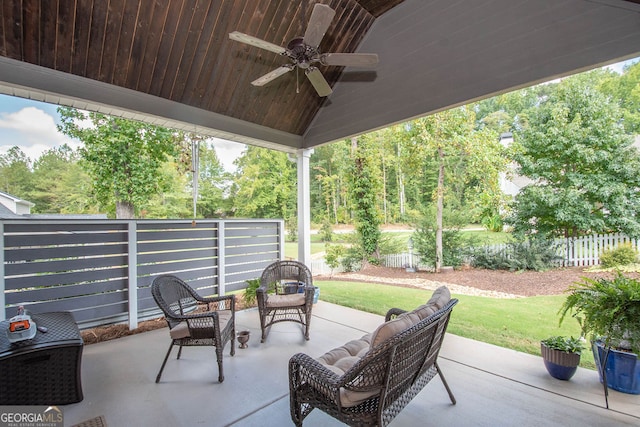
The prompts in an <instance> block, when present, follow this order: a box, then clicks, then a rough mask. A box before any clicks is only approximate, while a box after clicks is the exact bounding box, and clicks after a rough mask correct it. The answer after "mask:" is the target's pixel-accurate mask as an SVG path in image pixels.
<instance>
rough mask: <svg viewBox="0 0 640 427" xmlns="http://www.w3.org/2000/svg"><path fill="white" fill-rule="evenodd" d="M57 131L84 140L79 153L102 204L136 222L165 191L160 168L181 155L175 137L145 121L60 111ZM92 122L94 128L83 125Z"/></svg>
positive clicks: (67, 110) (118, 214)
mask: <svg viewBox="0 0 640 427" xmlns="http://www.w3.org/2000/svg"><path fill="white" fill-rule="evenodd" d="M58 112H59V113H60V116H61V120H62V124H61V125H58V130H59V131H60V132H62V133H64V134H65V135H68V136H70V137H73V138H77V139H79V140H80V141H82V142H83V144H84V146H83V147H82V148H81V149H80V155H81V156H82V158H83V160H84V161H85V162H84V163H83V165H85V166H86V168H87V172H88V173H89V175H90V176H91V178H92V180H93V183H92V184H93V189H94V192H95V196H96V198H97V200H98V201H99V202H100V203H102V204H103V205H105V206H113V205H115V213H116V218H133V217H134V215H135V214H136V211H137V210H139V209H140V208H141V207H142V206H144V204H145V203H146V201H147V200H149V198H150V197H151V196H152V195H154V194H157V193H159V192H161V191H162V189H163V188H165V186H166V182H165V181H164V180H163V179H162V178H163V176H162V174H161V166H162V164H163V162H165V161H166V160H167V159H168V156H169V155H174V154H175V153H176V146H175V140H176V138H175V135H173V134H172V133H171V131H169V130H168V129H165V128H161V127H157V126H152V125H148V124H145V123H142V122H137V121H132V120H126V119H122V118H117V117H110V116H105V115H103V114H99V113H88V114H85V113H83V112H81V111H79V110H75V109H72V108H66V107H59V108H58ZM84 120H90V121H91V123H92V126H91V127H81V126H80V125H79V124H78V123H80V122H81V121H84Z"/></svg>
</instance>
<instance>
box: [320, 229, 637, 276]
mask: <svg viewBox="0 0 640 427" xmlns="http://www.w3.org/2000/svg"><path fill="white" fill-rule="evenodd" d="M554 243H556V244H557V245H558V256H559V257H560V258H561V260H560V262H559V264H560V265H563V266H567V267H582V266H584V267H587V266H592V265H598V264H600V254H601V253H602V252H603V251H605V250H607V249H614V248H616V247H617V246H619V245H622V244H628V243H630V244H631V246H632V247H633V248H634V249H635V250H636V251H637V250H638V248H639V247H640V246H639V245H640V243H639V239H631V238H629V237H628V236H625V235H624V234H593V235H590V236H582V237H577V238H571V239H556V240H555V242H554ZM508 248H509V245H508V244H499V245H487V246H485V250H486V251H487V252H492V253H498V252H500V251H506V250H507V249H508ZM382 265H384V266H385V267H393V268H406V267H410V266H411V267H417V268H418V269H419V270H427V269H429V268H430V266H428V265H426V264H423V263H420V261H419V257H418V256H417V255H415V254H409V253H406V252H405V253H400V254H391V255H385V256H383V257H382ZM311 271H312V272H313V275H314V276H318V275H331V274H333V273H340V272H342V271H343V270H342V267H338V268H336V269H331V268H330V267H329V266H328V265H327V264H326V262H325V261H324V259H315V260H313V261H312V262H311Z"/></svg>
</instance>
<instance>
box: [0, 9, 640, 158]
mask: <svg viewBox="0 0 640 427" xmlns="http://www.w3.org/2000/svg"><path fill="white" fill-rule="evenodd" d="M317 2H320V3H325V4H328V5H329V6H330V7H331V8H333V9H334V10H335V11H336V15H335V17H334V19H333V20H332V23H331V25H330V26H329V28H328V30H327V33H326V35H325V36H324V38H323V39H322V42H321V44H320V49H321V51H322V52H366V53H377V54H378V56H379V60H380V61H379V64H378V66H377V67H376V68H375V69H374V70H367V69H355V68H350V67H346V68H342V67H330V66H326V67H324V66H323V67H320V69H321V71H322V73H323V75H324V76H325V78H326V80H327V82H328V83H329V85H330V86H331V87H332V88H333V93H332V94H331V95H330V96H328V97H319V96H318V95H317V94H316V92H315V91H314V89H313V87H312V86H311V84H310V83H309V82H308V81H307V80H306V79H305V77H304V75H303V74H301V73H297V72H289V73H286V74H285V75H283V76H280V77H278V78H277V79H276V80H274V81H272V82H271V83H269V84H267V85H265V86H262V87H254V86H252V85H251V81H253V80H254V79H256V78H257V77H259V76H262V75H264V74H265V73H267V72H269V71H271V70H274V69H276V68H278V67H279V66H281V65H283V64H284V63H286V59H285V58H284V57H282V56H280V55H278V54H276V53H273V52H271V51H268V50H264V49H259V48H256V47H251V46H249V45H247V44H244V43H240V42H237V41H234V40H230V39H229V33H230V32H232V31H240V32H243V33H245V34H248V35H251V36H255V37H258V38H260V39H263V40H265V41H268V42H270V43H273V44H276V45H278V46H283V45H286V44H287V42H288V41H290V40H291V39H293V38H295V37H296V36H300V35H301V34H303V33H304V30H305V28H306V24H307V22H308V21H309V17H310V15H311V11H312V9H313V5H314V4H315V3H317ZM637 56H640V0H538V1H535V2H532V1H527V0H467V1H462V0H458V1H451V0H432V1H425V0H391V1H381V0H318V1H312V0H304V1H286V0H285V1H283V0H260V1H258V0H255V1H246V0H219V1H215V2H214V1H210V0H156V1H154V2H148V1H144V0H111V1H109V2H104V1H102V0H83V1H58V2H43V1H26V0H25V1H21V2H10V3H8V4H6V5H4V6H3V8H2V9H1V13H0V93H5V94H10V95H15V96H21V97H27V98H32V99H36V100H41V101H45V102H51V103H57V104H61V105H68V106H72V107H76V108H81V109H87V110H94V111H100V112H103V113H107V114H112V115H117V116H123V117H127V118H131V119H139V120H144V121H148V122H150V123H154V124H158V125H162V126H167V127H176V128H181V129H185V130H187V131H194V132H198V133H202V134H204V135H209V136H216V137H221V138H225V139H230V140H234V141H238V142H243V143H249V144H254V145H260V146H265V147H271V148H277V149H280V150H283V151H288V152H293V151H295V150H297V149H301V148H312V147H315V146H318V145H321V144H325V143H328V142H332V141H336V140H340V139H344V138H348V137H350V136H353V135H358V134H361V133H364V132H367V131H370V130H373V129H378V128H382V127H386V126H388V125H390V124H394V123H399V122H403V121H406V120H408V119H411V118H415V117H420V116H424V115H428V114H432V113H434V112H437V111H440V110H444V109H447V108H450V107H452V106H456V105H461V104H465V103H468V102H469V101H472V100H477V99H481V98H485V97H489V96H492V95H495V94H499V93H503V92H506V91H510V90H514V89H517V88H521V87H524V86H528V85H532V84H534V83H537V82H542V81H547V80H549V79H552V78H556V77H560V76H564V75H569V74H572V73H575V72H578V71H583V70H587V69H591V68H595V67H598V66H602V65H605V64H609V63H613V62H617V61H620V60H624V59H628V58H633V57H637ZM297 86H299V91H297V90H296V87H297ZM298 92H299V93H298Z"/></svg>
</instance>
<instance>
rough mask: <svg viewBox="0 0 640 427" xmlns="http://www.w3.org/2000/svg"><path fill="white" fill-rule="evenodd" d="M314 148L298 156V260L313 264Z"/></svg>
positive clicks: (304, 150) (298, 152)
mask: <svg viewBox="0 0 640 427" xmlns="http://www.w3.org/2000/svg"><path fill="white" fill-rule="evenodd" d="M312 154H313V149H302V150H298V151H297V156H298V261H300V262H301V263H303V264H305V265H307V266H310V265H311V194H310V185H309V157H311V155H312Z"/></svg>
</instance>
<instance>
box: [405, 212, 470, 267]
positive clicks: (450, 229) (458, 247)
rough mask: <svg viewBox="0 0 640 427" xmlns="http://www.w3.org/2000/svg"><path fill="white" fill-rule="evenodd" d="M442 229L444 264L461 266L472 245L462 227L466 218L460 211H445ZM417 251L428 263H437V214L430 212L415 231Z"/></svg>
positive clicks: (431, 264) (414, 240) (433, 264)
mask: <svg viewBox="0 0 640 427" xmlns="http://www.w3.org/2000/svg"><path fill="white" fill-rule="evenodd" d="M443 223H444V230H443V231H442V265H446V266H452V267H459V266H461V265H462V264H463V263H464V261H465V254H466V253H468V252H469V247H470V246H472V244H471V242H470V241H469V239H466V238H465V237H464V235H463V234H462V232H461V231H460V229H461V228H462V227H463V226H464V225H466V223H467V222H466V218H465V217H464V215H462V214H460V213H459V212H452V211H450V210H447V211H445V213H444V214H443ZM412 238H413V243H414V248H415V253H416V255H418V256H419V257H420V260H421V261H422V262H424V263H425V264H427V265H430V266H435V264H436V226H435V214H434V213H431V212H428V213H426V214H425V216H424V217H423V218H422V220H421V222H420V224H418V226H417V227H416V231H415V232H414V233H413V236H412Z"/></svg>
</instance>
